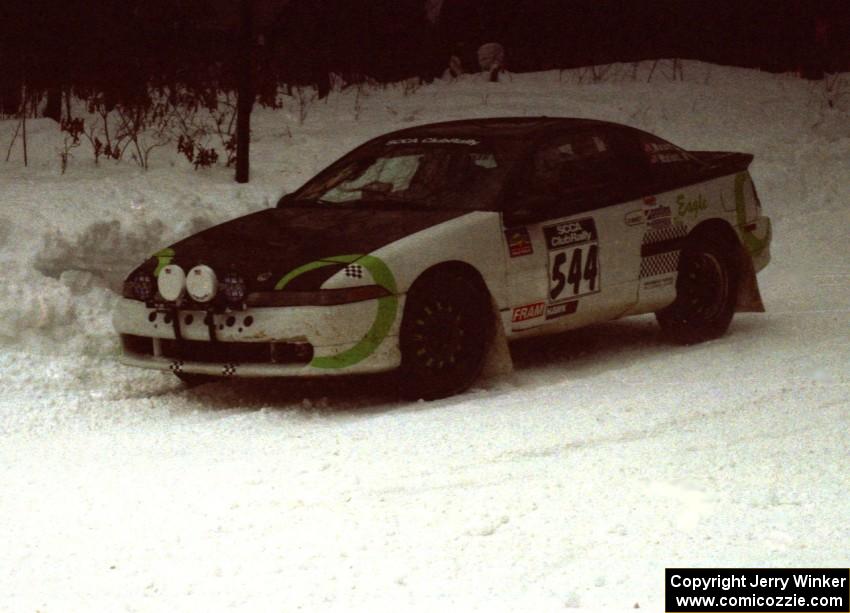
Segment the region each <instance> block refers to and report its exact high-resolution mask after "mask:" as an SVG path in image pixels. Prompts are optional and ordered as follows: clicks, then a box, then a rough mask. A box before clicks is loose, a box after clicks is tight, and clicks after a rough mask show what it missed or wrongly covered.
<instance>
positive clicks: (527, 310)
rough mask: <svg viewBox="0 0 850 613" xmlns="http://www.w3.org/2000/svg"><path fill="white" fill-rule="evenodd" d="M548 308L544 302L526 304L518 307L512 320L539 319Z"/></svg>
mask: <svg viewBox="0 0 850 613" xmlns="http://www.w3.org/2000/svg"><path fill="white" fill-rule="evenodd" d="M545 308H546V305H545V304H544V303H543V302H535V303H534V304H526V305H525V306H521V307H516V308H515V309H514V310H513V313H512V314H511V322H512V323H517V322H520V321H528V320H529V319H537V318H538V317H540V316H541V315H543V312H544V310H545Z"/></svg>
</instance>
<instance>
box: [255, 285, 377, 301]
mask: <svg viewBox="0 0 850 613" xmlns="http://www.w3.org/2000/svg"><path fill="white" fill-rule="evenodd" d="M389 295H390V292H388V291H387V290H386V289H384V288H383V287H381V286H380V285H361V286H360V287H343V288H340V289H322V290H319V291H315V292H287V291H276V292H254V293H252V294H249V295H248V297H247V299H246V300H245V302H246V304H248V306H333V305H336V304H347V303H349V302H362V301H364V300H374V299H375V298H383V297H384V296H389Z"/></svg>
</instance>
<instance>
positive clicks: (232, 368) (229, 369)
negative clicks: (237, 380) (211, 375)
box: [221, 363, 236, 377]
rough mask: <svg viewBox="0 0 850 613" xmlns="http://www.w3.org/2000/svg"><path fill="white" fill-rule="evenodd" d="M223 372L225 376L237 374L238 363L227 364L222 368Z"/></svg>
mask: <svg viewBox="0 0 850 613" xmlns="http://www.w3.org/2000/svg"><path fill="white" fill-rule="evenodd" d="M221 374H222V375H223V376H225V377H232V376H233V375H235V374H236V364H232V363H229V364H225V365H224V368H222V369H221Z"/></svg>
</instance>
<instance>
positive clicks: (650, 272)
mask: <svg viewBox="0 0 850 613" xmlns="http://www.w3.org/2000/svg"><path fill="white" fill-rule="evenodd" d="M677 270H679V252H678V251H668V252H666V253H659V254H658V255H651V256H649V257H648V258H643V259H642V260H641V261H640V278H641V279H643V278H645V277H654V276H656V275H666V274H669V273H671V272H676V271H677Z"/></svg>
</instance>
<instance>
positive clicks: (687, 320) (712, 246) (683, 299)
mask: <svg viewBox="0 0 850 613" xmlns="http://www.w3.org/2000/svg"><path fill="white" fill-rule="evenodd" d="M735 253H736V251H735V246H734V245H732V244H731V241H729V240H722V239H719V238H716V237H711V236H708V235H702V236H699V237H696V238H695V239H694V240H691V241H690V243H689V244H688V245H686V246H685V248H684V249H682V252H681V255H680V256H679V275H678V279H677V281H676V300H675V301H674V302H673V304H671V305H670V306H668V307H667V308H665V309H663V310H661V311H658V312H657V313H656V314H655V316H656V318H657V319H658V323H659V324H660V325H661V329H662V330H663V331H664V333H665V334H666V335H667V336H668V337H669V338H670V339H672V340H673V341H675V342H677V343H680V344H684V345H691V344H694V343H701V342H703V341H707V340H711V339H715V338H718V337H720V336H723V334H724V333H725V332H726V330H727V329H728V328H729V324H730V323H731V321H732V316H733V315H734V314H735V303H736V302H737V298H738V274H739V272H738V266H737V259H736V257H735Z"/></svg>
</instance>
